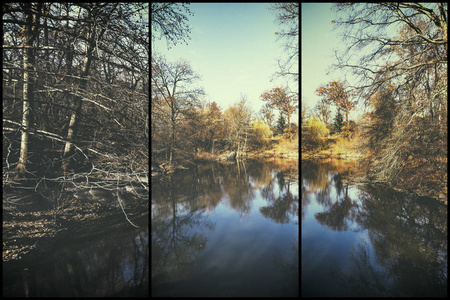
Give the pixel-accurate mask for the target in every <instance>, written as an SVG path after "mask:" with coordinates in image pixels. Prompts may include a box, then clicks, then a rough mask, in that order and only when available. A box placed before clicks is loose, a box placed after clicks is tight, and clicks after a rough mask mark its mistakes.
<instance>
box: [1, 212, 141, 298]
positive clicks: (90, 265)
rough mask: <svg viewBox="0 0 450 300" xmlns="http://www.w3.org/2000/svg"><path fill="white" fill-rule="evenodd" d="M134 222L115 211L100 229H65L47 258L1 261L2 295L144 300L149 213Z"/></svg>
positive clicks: (93, 227)
mask: <svg viewBox="0 0 450 300" xmlns="http://www.w3.org/2000/svg"><path fill="white" fill-rule="evenodd" d="M124 223H125V224H124ZM134 223H135V224H139V226H140V227H139V228H134V227H132V226H131V225H129V224H128V223H127V221H126V220H125V218H124V215H123V214H121V212H118V213H117V214H114V215H112V216H111V217H110V218H108V219H107V220H106V221H103V222H102V223H101V225H100V224H98V225H96V224H95V222H94V223H93V224H92V225H90V226H89V227H86V228H84V229H83V228H81V229H80V228H77V229H73V230H71V229H68V232H64V233H62V234H61V235H60V236H57V237H56V238H55V239H56V241H55V244H54V245H53V244H52V246H51V248H50V249H47V250H46V253H42V254H40V255H33V256H32V257H29V256H26V257H24V258H22V259H21V260H19V261H10V262H4V263H3V296H4V297H114V296H120V297H129V296H134V297H148V295H149V292H148V288H149V283H148V274H149V269H148V266H149V247H148V213H147V214H143V215H142V216H141V217H138V218H136V219H134ZM38 243H44V242H42V241H38Z"/></svg>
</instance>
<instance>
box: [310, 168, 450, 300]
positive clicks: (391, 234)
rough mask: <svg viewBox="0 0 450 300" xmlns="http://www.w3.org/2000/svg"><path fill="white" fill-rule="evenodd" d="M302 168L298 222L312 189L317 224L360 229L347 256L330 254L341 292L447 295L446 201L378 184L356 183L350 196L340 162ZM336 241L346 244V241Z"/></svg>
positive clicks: (377, 294) (331, 264) (344, 228)
mask: <svg viewBox="0 0 450 300" xmlns="http://www.w3.org/2000/svg"><path fill="white" fill-rule="evenodd" d="M349 168H351V167H349ZM310 169H313V170H310ZM303 170H305V176H302V183H303V185H304V188H303V186H302V197H303V196H307V197H308V199H309V200H305V201H304V199H302V210H304V211H305V212H304V213H305V216H304V215H303V212H302V222H303V221H304V220H305V218H306V215H307V208H308V206H309V205H311V199H313V198H312V197H311V195H314V196H315V197H314V198H315V200H316V202H317V204H318V205H320V206H321V210H322V211H320V212H317V213H315V214H314V217H315V219H316V221H317V222H318V223H319V224H321V225H322V226H326V227H327V228H328V229H329V230H330V231H331V232H333V231H335V232H344V231H349V230H350V229H351V231H354V232H355V234H356V232H359V233H360V234H359V235H358V236H357V237H356V236H354V237H353V238H352V239H350V238H349V242H353V241H355V237H356V241H358V242H357V243H356V244H353V246H352V247H351V251H350V253H348V254H347V255H348V256H347V257H343V256H340V257H339V256H337V257H339V258H337V257H336V256H335V257H330V258H329V266H330V269H329V270H330V272H331V274H332V275H333V276H334V278H335V279H337V280H338V282H339V285H340V286H341V287H343V288H342V289H340V291H343V292H342V293H344V294H345V296H424V297H430V296H447V207H446V206H445V205H443V204H441V203H439V202H437V201H435V200H433V199H429V198H420V197H416V196H408V195H405V194H402V193H399V192H396V191H393V190H391V189H389V188H387V187H385V186H379V185H377V186H375V185H366V186H360V187H358V193H357V194H355V193H354V194H353V196H350V195H349V192H348V190H349V185H348V184H347V185H345V184H344V185H342V182H341V181H342V180H341V175H340V174H342V172H345V170H343V168H342V166H341V167H340V169H339V168H336V167H335V166H333V165H332V164H323V163H319V164H315V163H313V162H305V163H303V162H302V171H303ZM302 175H303V174H302ZM333 193H336V195H335V197H334V196H332V195H333ZM351 197H354V199H351ZM332 198H333V199H332ZM329 236H330V237H332V238H333V237H335V236H336V234H332V233H330V235H329ZM346 236H347V238H348V237H349V235H346ZM330 242H331V241H330ZM321 243H322V244H323V243H324V241H322V242H321ZM325 243H326V241H325ZM332 246H334V247H336V246H337V244H336V243H335V244H333V245H332ZM340 247H343V248H342V249H346V248H345V247H346V244H345V242H343V243H341V244H340ZM336 250H338V249H336ZM342 251H344V250H342ZM324 272H326V270H324ZM303 275H304V276H307V274H303ZM333 284H336V283H333ZM344 294H343V295H344ZM343 295H341V296H343Z"/></svg>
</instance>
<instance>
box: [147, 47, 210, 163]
mask: <svg viewBox="0 0 450 300" xmlns="http://www.w3.org/2000/svg"><path fill="white" fill-rule="evenodd" d="M199 79H200V76H199V75H198V74H196V73H195V72H194V70H193V69H192V68H191V66H190V65H189V64H188V63H187V62H186V61H179V62H168V61H166V59H165V57H164V56H162V55H159V54H154V55H153V56H152V87H153V90H154V92H155V94H154V96H153V97H154V98H153V99H152V104H153V105H152V114H154V116H155V117H157V118H159V120H161V121H162V122H164V123H165V125H163V127H165V128H166V129H167V128H169V139H168V141H169V142H168V148H169V149H167V150H168V151H169V157H168V161H169V162H170V163H172V161H173V160H174V156H175V148H176V146H177V140H178V137H177V131H178V126H179V123H180V121H181V119H183V118H184V117H185V115H186V113H188V112H189V109H191V108H192V107H194V106H197V105H198V104H199V96H200V95H203V94H204V92H203V90H202V89H201V88H198V87H195V85H194V84H195V83H196V82H197V81H198V80H199ZM166 126H167V127H166ZM152 129H153V128H152ZM166 140H167V139H166Z"/></svg>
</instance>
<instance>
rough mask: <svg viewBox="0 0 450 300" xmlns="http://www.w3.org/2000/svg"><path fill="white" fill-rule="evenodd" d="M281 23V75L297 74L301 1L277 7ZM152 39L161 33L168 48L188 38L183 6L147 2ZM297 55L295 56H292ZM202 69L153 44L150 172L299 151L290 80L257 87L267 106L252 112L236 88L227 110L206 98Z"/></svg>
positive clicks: (186, 8) (295, 104)
mask: <svg viewBox="0 0 450 300" xmlns="http://www.w3.org/2000/svg"><path fill="white" fill-rule="evenodd" d="M272 9H273V10H274V12H275V13H276V19H277V21H278V22H279V24H280V25H282V26H281V27H282V28H283V29H282V30H280V32H278V33H277V35H278V37H279V39H280V40H281V41H282V42H283V45H284V46H285V49H286V53H287V54H288V58H287V59H286V60H284V61H279V62H278V65H279V66H280V71H279V74H277V75H278V76H285V77H289V78H296V80H297V81H298V70H297V69H296V68H295V69H294V70H295V72H296V73H292V72H290V69H291V67H292V66H294V67H295V66H296V64H295V62H296V59H297V58H298V53H299V52H298V43H294V41H295V36H296V35H298V21H297V22H296V20H298V19H297V18H298V4H295V3H291V4H289V3H287V4H286V3H280V4H278V5H274V6H273V8H272ZM151 15H152V30H153V31H154V33H153V31H152V38H164V39H165V40H166V41H167V45H168V47H172V46H174V45H176V44H177V43H180V42H185V41H186V40H188V39H189V33H190V29H189V23H188V16H189V15H192V12H191V11H190V9H189V6H188V5H185V4H158V3H155V4H152V11H151ZM297 61H298V60H297ZM200 78H201V74H197V73H196V72H195V71H194V68H193V66H191V65H190V63H189V62H187V61H185V60H183V59H180V60H179V61H168V60H167V59H166V58H165V56H164V55H162V54H160V53H159V52H158V49H154V51H152V64H151V95H152V99H151V101H152V102H151V107H152V109H151V147H152V176H153V175H155V176H156V175H158V174H161V173H172V172H175V170H177V169H178V170H179V169H185V168H187V167H189V166H190V165H193V164H195V163H196V162H199V161H205V160H207V161H212V160H235V159H241V158H244V157H251V156H257V157H261V156H270V157H273V156H275V153H276V155H281V156H285V157H287V156H295V155H296V157H298V141H299V139H298V135H299V131H298V125H297V124H296V123H295V122H293V121H294V120H293V119H292V116H293V115H294V114H295V113H296V112H297V111H298V92H296V91H293V90H291V89H290V88H289V87H287V86H277V87H272V88H268V89H266V90H261V94H260V100H262V101H263V103H264V106H263V107H262V108H261V109H259V110H255V108H252V107H250V106H249V104H248V99H247V96H246V95H244V94H242V93H241V96H240V98H239V99H231V100H232V101H233V102H234V104H233V105H231V106H230V107H228V108H226V109H224V108H222V107H220V106H219V105H218V104H217V103H216V102H215V101H214V99H212V101H208V102H206V101H204V100H203V99H204V96H205V94H206V93H205V91H204V90H203V88H202V87H201V86H199V84H200Z"/></svg>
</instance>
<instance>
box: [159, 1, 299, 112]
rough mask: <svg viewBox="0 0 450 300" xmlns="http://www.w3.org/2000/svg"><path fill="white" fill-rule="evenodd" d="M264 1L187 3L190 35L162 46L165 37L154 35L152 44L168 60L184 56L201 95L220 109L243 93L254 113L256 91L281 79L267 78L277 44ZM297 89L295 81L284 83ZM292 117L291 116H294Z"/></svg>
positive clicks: (276, 28) (273, 67) (281, 82)
mask: <svg viewBox="0 0 450 300" xmlns="http://www.w3.org/2000/svg"><path fill="white" fill-rule="evenodd" d="M268 6H269V4H268V3H191V4H190V6H189V7H190V10H191V11H192V12H193V13H194V16H189V22H188V23H189V25H190V26H191V27H192V31H191V35H190V37H191V39H190V40H189V41H188V45H186V44H181V43H180V44H177V45H176V46H174V47H172V48H171V49H169V50H167V43H166V40H165V39H162V40H155V42H154V43H153V44H152V50H153V51H154V50H155V49H156V50H157V51H158V52H160V53H162V54H164V55H165V56H166V58H167V59H168V60H170V61H177V60H179V59H180V58H183V59H185V60H187V61H188V62H189V63H190V64H191V67H192V68H193V69H194V70H195V71H196V72H197V73H198V74H199V75H200V76H201V77H202V80H201V81H200V82H199V85H200V86H202V87H203V88H204V90H205V92H206V93H207V95H206V100H210V101H211V102H212V101H216V102H217V103H218V104H219V106H220V107H221V108H222V109H223V110H225V109H226V108H228V107H229V106H231V105H232V104H234V103H236V102H238V101H239V100H240V95H241V93H242V94H243V95H246V96H247V98H248V103H249V105H250V106H251V107H252V110H253V111H254V113H256V112H257V111H259V109H260V108H261V107H262V105H263V101H261V100H260V98H259V96H260V95H261V94H262V93H264V92H265V91H267V90H270V89H272V88H274V87H279V86H285V85H286V79H282V78H274V80H273V81H272V82H271V79H272V78H273V75H274V73H275V72H276V71H277V69H278V66H277V62H276V60H277V58H283V57H284V56H285V54H284V53H283V51H282V50H283V46H282V43H281V42H277V41H276V35H275V32H276V31H280V29H281V28H280V26H279V25H277V24H276V23H275V14H274V12H272V11H271V10H269V9H268ZM290 87H291V89H293V90H294V89H295V91H297V90H298V83H293V82H291V83H290ZM292 119H297V116H295V117H293V118H292Z"/></svg>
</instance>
